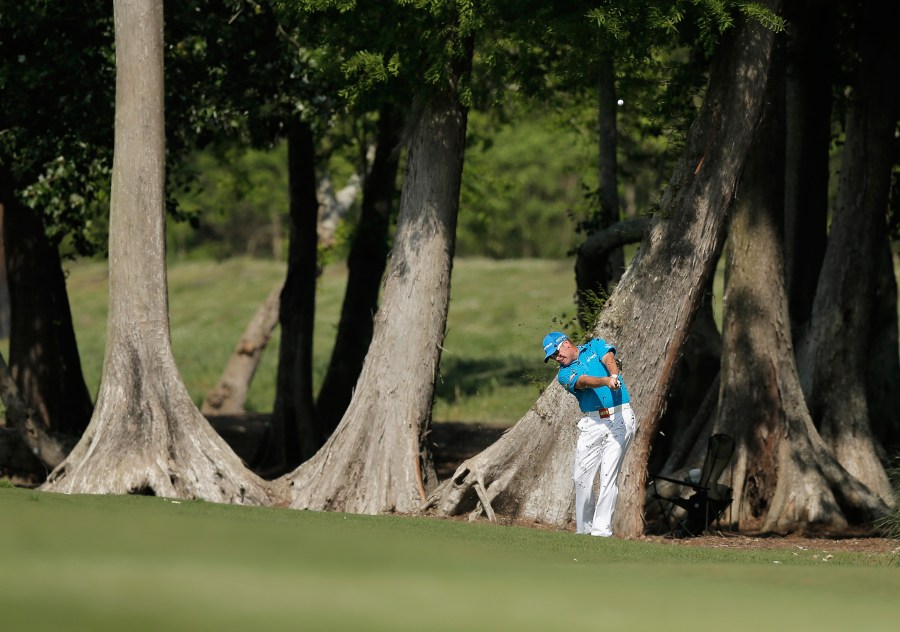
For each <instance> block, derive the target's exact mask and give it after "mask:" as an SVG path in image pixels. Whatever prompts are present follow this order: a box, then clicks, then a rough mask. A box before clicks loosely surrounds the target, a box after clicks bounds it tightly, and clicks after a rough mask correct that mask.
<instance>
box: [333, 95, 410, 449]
mask: <svg viewBox="0 0 900 632" xmlns="http://www.w3.org/2000/svg"><path fill="white" fill-rule="evenodd" d="M401 128H402V120H401V119H400V118H399V117H398V115H397V113H396V112H395V109H394V107H393V106H390V105H385V106H384V107H383V108H382V109H381V114H380V116H379V118H378V140H377V147H376V150H375V159H374V160H373V161H372V169H371V171H370V173H369V174H368V176H367V177H366V181H365V184H364V188H363V200H362V209H361V210H360V217H359V223H358V225H357V228H356V233H355V235H354V236H353V245H352V247H351V249H350V254H349V256H348V257H347V289H346V291H345V292H344V303H343V306H342V307H341V320H340V322H339V323H338V330H337V337H336V338H335V343H334V349H333V350H332V353H331V362H330V363H329V364H328V372H327V373H326V374H325V380H324V381H323V382H322V388H321V389H320V390H319V397H318V399H317V400H316V403H317V407H318V413H319V420H320V423H321V425H322V430H323V433H324V434H325V435H326V436H329V435H331V433H332V432H334V429H335V428H337V425H338V423H339V422H340V420H341V417H342V416H343V415H344V412H345V411H346V410H347V406H348V405H349V404H350V399H351V397H352V395H353V388H354V387H355V386H356V380H357V379H358V378H359V374H360V371H362V366H363V361H364V360H365V357H366V352H367V351H368V350H369V343H370V342H371V341H372V327H373V319H374V317H375V313H376V312H377V311H378V291H379V289H380V288H381V281H382V277H383V276H384V270H385V267H386V266H387V257H388V228H389V226H390V222H391V219H392V217H393V215H394V213H393V209H394V195H395V193H396V190H397V185H396V181H397V169H398V165H399V163H400V141H401V139H400V132H401Z"/></svg>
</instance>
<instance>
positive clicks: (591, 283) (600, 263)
mask: <svg viewBox="0 0 900 632" xmlns="http://www.w3.org/2000/svg"><path fill="white" fill-rule="evenodd" d="M598 71H599V81H598V84H597V95H598V97H599V99H598V106H597V139H598V143H597V146H598V156H599V162H598V164H599V169H598V175H599V188H598V189H597V201H598V204H599V210H598V211H597V224H598V226H597V230H599V231H603V230H605V229H607V228H609V227H610V226H612V225H613V224H615V223H616V222H618V221H619V178H618V173H617V171H618V170H617V164H618V161H617V157H616V147H617V145H618V132H617V131H616V107H617V105H616V68H615V62H614V60H613V56H612V54H608V55H605V56H604V57H603V58H602V59H601V61H600V62H599V64H598ZM589 239H590V237H589ZM624 269H625V255H624V253H623V250H622V247H621V245H619V246H616V247H613V248H612V249H610V250H608V251H605V252H603V251H600V252H598V251H595V250H593V249H585V248H579V250H578V253H577V254H576V256H575V285H576V297H577V300H578V318H579V320H580V321H581V325H582V326H583V327H590V326H591V325H593V322H586V319H588V318H592V317H593V316H594V315H595V313H596V308H597V305H596V299H597V298H598V297H599V298H605V297H607V296H609V293H610V291H611V290H612V284H613V283H616V282H618V280H619V279H620V278H621V277H622V272H623V271H624Z"/></svg>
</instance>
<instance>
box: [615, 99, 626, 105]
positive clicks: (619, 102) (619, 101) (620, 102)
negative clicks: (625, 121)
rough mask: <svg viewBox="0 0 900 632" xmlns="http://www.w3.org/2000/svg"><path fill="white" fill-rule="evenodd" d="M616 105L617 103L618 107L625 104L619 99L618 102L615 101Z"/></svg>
mask: <svg viewBox="0 0 900 632" xmlns="http://www.w3.org/2000/svg"><path fill="white" fill-rule="evenodd" d="M616 103H618V104H619V105H625V102H624V101H623V100H622V99H619V100H618V101H616Z"/></svg>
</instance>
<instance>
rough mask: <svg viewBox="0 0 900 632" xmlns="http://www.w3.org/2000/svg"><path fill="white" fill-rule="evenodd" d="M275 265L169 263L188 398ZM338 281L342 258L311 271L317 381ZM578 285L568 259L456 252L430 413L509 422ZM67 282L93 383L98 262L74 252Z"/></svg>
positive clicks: (215, 373)
mask: <svg viewBox="0 0 900 632" xmlns="http://www.w3.org/2000/svg"><path fill="white" fill-rule="evenodd" d="M283 274H284V266H283V264H279V263H276V262H272V261H263V260H254V259H247V258H237V259H229V260H226V261H222V262H215V261H190V262H184V263H177V264H173V265H171V266H170V267H169V269H168V285H169V312H170V329H171V336H172V348H173V352H174V354H175V359H176V362H177V364H178V368H179V370H180V372H181V375H182V378H183V379H184V381H185V384H186V385H187V388H188V391H189V392H190V394H191V397H192V398H193V399H194V401H195V402H196V403H198V404H199V403H201V402H202V401H203V398H204V397H205V396H206V394H207V393H208V392H209V390H210V389H211V388H212V387H213V386H214V385H215V384H216V382H217V381H218V379H219V377H220V375H221V372H222V370H223V368H224V367H225V364H226V362H227V361H228V358H229V356H230V354H231V352H232V349H233V348H234V346H235V344H236V343H237V341H238V340H239V338H240V336H241V334H242V333H243V331H244V328H245V327H246V325H247V323H248V322H249V320H250V318H251V317H252V316H253V314H254V313H255V311H256V310H257V309H258V308H259V306H260V305H261V304H262V303H263V301H264V300H265V298H266V296H268V294H269V292H271V290H272V288H274V287H275V286H276V284H277V283H279V282H280V281H281V279H282V276H283ZM345 283H346V268H345V267H344V265H343V264H334V265H330V266H328V267H326V268H325V270H324V272H323V274H322V276H321V278H320V279H319V283H318V289H317V304H316V330H315V340H314V369H315V380H316V385H315V386H316V388H318V384H319V383H320V382H321V380H322V379H323V377H324V375H325V370H326V367H327V363H328V361H329V360H330V357H331V349H332V347H333V345H334V336H335V333H336V329H337V322H338V317H339V315H340V307H341V302H342V301H343V300H344V285H345ZM574 287H575V286H574V279H573V273H572V263H571V262H570V261H564V262H560V261H540V260H517V261H490V260H486V259H462V260H458V261H456V262H455V264H454V271H453V281H452V288H451V291H452V294H451V304H450V312H449V316H448V321H449V322H448V326H447V330H448V333H447V337H446V339H445V341H444V344H443V347H444V352H443V360H442V365H441V373H440V377H439V380H438V384H437V401H436V404H435V413H434V414H435V420H436V421H443V420H453V421H478V422H482V423H495V424H508V423H512V422H515V421H516V420H518V419H519V418H521V416H522V415H523V414H524V413H525V412H526V411H527V410H528V407H529V406H531V404H532V403H533V402H534V400H535V399H536V397H537V395H538V394H539V392H540V388H541V387H542V386H545V385H546V383H547V382H549V380H550V379H551V378H552V370H551V369H549V368H548V367H547V365H544V364H543V363H542V362H541V357H540V353H539V352H540V349H539V347H540V344H539V342H540V340H541V338H542V337H543V335H544V333H546V330H547V329H549V328H551V327H554V326H555V325H554V323H553V319H554V318H557V319H559V318H561V317H571V316H572V315H573V308H572V296H573V294H574ZM68 288H69V294H70V301H71V304H72V312H73V317H74V319H75V329H76V335H77V337H78V344H79V350H80V353H81V360H82V366H83V368H84V374H85V379H86V381H87V383H88V387H89V389H90V390H91V392H92V393H96V390H97V387H98V385H99V381H100V373H101V370H102V364H103V350H104V346H105V327H106V309H107V307H106V306H107V300H108V297H107V276H106V264H105V263H104V262H80V263H76V264H71V265H70V266H69V269H68ZM278 341H279V332H278V329H277V328H276V330H275V334H274V336H273V339H272V340H271V342H270V343H269V347H268V349H267V350H266V352H265V353H264V354H263V358H262V361H261V364H260V367H259V369H258V370H257V373H256V375H255V377H254V380H253V384H252V385H251V388H250V392H249V395H248V400H247V409H248V410H250V411H256V412H268V411H270V410H271V409H272V404H273V402H274V398H275V377H276V371H277V355H278V354H277V350H278Z"/></svg>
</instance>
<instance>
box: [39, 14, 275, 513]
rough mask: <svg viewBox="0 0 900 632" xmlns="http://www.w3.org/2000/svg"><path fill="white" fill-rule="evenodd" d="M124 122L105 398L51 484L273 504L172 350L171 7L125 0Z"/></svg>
mask: <svg viewBox="0 0 900 632" xmlns="http://www.w3.org/2000/svg"><path fill="white" fill-rule="evenodd" d="M113 6H114V17H115V39H116V41H115V44H116V121H115V152H114V159H113V173H112V193H111V199H110V218H109V220H110V225H109V233H110V235H109V297H110V300H109V317H108V322H107V340H106V356H105V358H104V362H103V375H102V378H101V383H100V392H99V395H98V398H97V405H96V408H95V410H94V415H93V417H92V418H91V422H90V424H89V426H88V428H87V430H86V431H85V433H84V435H83V436H82V438H81V440H80V441H79V442H78V444H77V445H76V446H75V448H74V449H73V450H72V452H71V453H70V454H69V456H68V457H67V458H66V460H65V461H64V462H63V463H62V464H61V465H60V466H59V467H57V468H56V469H55V470H54V471H53V472H52V473H51V475H50V477H49V478H48V481H47V483H45V485H44V486H43V489H46V490H49V491H56V492H66V493H94V494H96V493H111V494H155V495H158V496H166V497H176V498H202V499H205V500H209V501H214V502H229V503H242V504H268V503H270V502H272V500H273V499H272V492H271V491H270V489H271V488H273V486H271V485H268V484H266V482H265V481H263V480H262V479H260V478H258V477H257V476H255V475H254V474H253V473H251V472H250V471H249V470H247V469H246V468H244V466H243V465H242V464H241V462H240V459H238V457H237V456H236V455H235V454H234V452H232V451H231V449H230V448H229V447H228V446H227V444H226V443H225V441H223V440H222V439H221V438H220V437H219V436H218V435H217V434H216V433H215V432H214V431H213V429H212V428H211V427H210V425H209V424H208V423H207V422H206V420H205V419H203V417H202V416H201V414H200V411H199V410H197V408H196V406H195V405H194V403H193V402H192V401H191V398H190V396H189V394H188V392H187V389H186V388H185V386H184V383H183V382H182V381H181V378H180V376H179V374H178V369H177V367H176V366H175V361H174V358H173V357H172V350H171V340H170V337H169V317H168V300H167V297H166V290H167V284H166V260H165V243H166V240H165V221H164V219H165V205H164V201H165V197H164V182H165V132H164V118H163V10H162V2H161V0H115V2H114V5H113Z"/></svg>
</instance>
